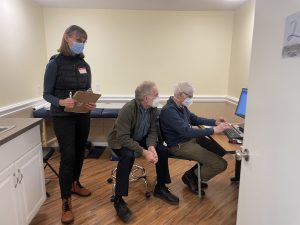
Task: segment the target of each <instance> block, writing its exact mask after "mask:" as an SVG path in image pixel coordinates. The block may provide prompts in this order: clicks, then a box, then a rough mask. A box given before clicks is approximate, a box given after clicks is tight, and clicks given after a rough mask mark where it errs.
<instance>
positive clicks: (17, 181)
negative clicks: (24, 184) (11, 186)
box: [13, 173, 19, 188]
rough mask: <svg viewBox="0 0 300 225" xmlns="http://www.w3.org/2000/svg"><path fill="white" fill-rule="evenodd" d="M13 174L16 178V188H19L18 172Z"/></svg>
mask: <svg viewBox="0 0 300 225" xmlns="http://www.w3.org/2000/svg"><path fill="white" fill-rule="evenodd" d="M13 176H14V177H15V178H16V183H15V188H17V186H18V183H19V179H18V177H17V176H16V173H14V174H13Z"/></svg>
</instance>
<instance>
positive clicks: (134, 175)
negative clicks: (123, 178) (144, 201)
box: [107, 150, 151, 202]
mask: <svg viewBox="0 0 300 225" xmlns="http://www.w3.org/2000/svg"><path fill="white" fill-rule="evenodd" d="M118 159H119V158H118V156H117V154H116V153H115V152H114V151H113V150H112V151H111V160H113V161H117V160H118ZM116 173H117V168H116V167H115V168H114V169H113V170H112V171H111V176H110V178H108V179H107V183H109V184H113V185H112V196H111V198H110V200H111V201H112V202H113V201H114V199H115V187H116ZM139 180H141V181H143V182H144V184H145V190H146V191H145V197H146V198H150V197H151V193H150V191H149V189H148V181H147V175H146V170H145V168H144V167H142V166H140V165H137V164H134V165H133V166H132V169H131V172H130V174H129V183H131V182H135V181H139Z"/></svg>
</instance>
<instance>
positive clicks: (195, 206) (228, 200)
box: [30, 150, 238, 225]
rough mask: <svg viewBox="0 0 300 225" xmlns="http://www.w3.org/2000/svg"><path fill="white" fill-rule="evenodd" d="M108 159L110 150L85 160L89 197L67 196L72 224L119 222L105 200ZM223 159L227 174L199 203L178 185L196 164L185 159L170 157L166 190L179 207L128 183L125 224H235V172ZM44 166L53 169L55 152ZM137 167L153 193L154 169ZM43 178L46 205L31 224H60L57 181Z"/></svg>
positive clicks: (231, 163) (230, 159)
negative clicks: (129, 213) (127, 220)
mask: <svg viewBox="0 0 300 225" xmlns="http://www.w3.org/2000/svg"><path fill="white" fill-rule="evenodd" d="M109 158H110V151H109V150H105V152H104V153H103V154H102V156H101V157H100V158H99V159H87V160H85V161H84V167H83V171H82V176H81V183H82V184H83V185H84V186H85V187H88V188H89V189H91V191H92V195H91V196H90V197H85V198H84V197H79V196H72V205H73V212H74V215H75V222H74V224H84V225H102V224H105V225H107V224H114V225H116V224H123V222H122V221H121V220H119V219H118V218H117V216H116V212H115V209H114V207H113V203H112V202H111V201H110V197H111V194H112V192H111V188H112V186H111V184H108V183H107V179H108V178H109V177H110V175H111V170H112V169H113V168H114V167H115V166H116V165H117V162H115V161H110V159H109ZM225 159H226V160H227V162H228V168H227V170H226V171H225V172H223V173H222V174H220V175H218V176H217V177H215V178H214V179H212V180H211V181H210V182H209V183H208V185H209V188H208V189H207V190H206V196H205V197H204V198H201V199H199V198H198V196H197V195H195V194H193V193H191V192H190V191H189V190H188V188H187V186H186V185H185V184H183V182H182V181H181V176H182V175H183V173H184V172H185V171H186V170H187V169H189V168H191V167H192V166H193V165H194V164H195V163H194V162H192V161H187V160H178V159H169V167H170V173H171V178H172V183H171V184H170V185H168V186H169V187H170V188H171V190H172V192H173V193H174V194H176V195H177V196H178V197H179V198H180V204H179V206H174V205H169V204H168V203H166V202H164V201H163V200H161V199H159V198H156V197H154V196H153V195H152V196H151V197H150V198H149V199H146V198H145V195H144V194H145V188H144V184H143V182H135V183H131V184H130V188H129V196H128V197H125V201H126V202H127V203H128V206H129V208H130V209H131V210H132V211H133V218H132V220H131V221H130V224H134V225H137V224H143V225H145V224H146V225H152V224H153V225H154V224H155V225H157V224H164V225H174V224H184V225H189V224H201V225H234V224H235V223H236V212H237V198H238V185H237V184H235V183H231V182H230V180H229V178H230V177H231V176H232V175H233V173H234V158H233V157H232V156H231V155H227V156H225ZM49 162H50V164H51V165H52V166H53V167H54V168H55V169H56V170H57V171H58V170H59V169H58V168H59V153H55V156H54V157H53V158H52V159H51V160H50V161H49ZM136 163H137V164H141V165H143V166H144V167H145V168H146V171H147V177H148V182H149V183H148V184H149V189H150V190H151V191H152V189H153V188H154V185H155V177H156V173H155V167H154V166H152V165H149V164H147V162H146V161H145V160H144V159H140V158H139V159H137V160H136ZM45 177H47V178H50V179H51V182H50V183H49V184H47V185H46V189H47V191H48V192H49V193H50V195H51V196H50V197H49V198H48V199H47V200H46V201H45V203H44V204H43V206H42V207H41V209H40V211H39V213H38V214H37V215H36V216H35V218H34V219H33V221H32V222H31V224H30V225H56V224H61V223H60V216H61V199H60V189H59V183H58V179H57V177H56V176H55V175H54V174H53V173H52V171H51V170H49V169H47V168H46V170H45Z"/></svg>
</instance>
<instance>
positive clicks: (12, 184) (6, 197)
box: [0, 165, 21, 225]
mask: <svg viewBox="0 0 300 225" xmlns="http://www.w3.org/2000/svg"><path fill="white" fill-rule="evenodd" d="M17 186H18V181H17V174H16V173H15V167H14V165H10V166H9V167H8V168H6V169H5V170H3V171H2V172H0V224H1V225H2V224H3V225H5V224H9V225H17V224H21V221H18V217H19V213H18V205H17V201H18V199H17V198H18V197H17V196H18V195H17V193H18V192H17V188H18V187H17Z"/></svg>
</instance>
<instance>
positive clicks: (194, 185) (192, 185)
mask: <svg viewBox="0 0 300 225" xmlns="http://www.w3.org/2000/svg"><path fill="white" fill-rule="evenodd" d="M181 180H182V181H183V183H184V184H186V185H187V186H188V188H189V189H190V191H191V192H193V193H194V194H197V195H198V193H199V190H198V181H197V182H195V180H194V177H193V174H191V173H189V172H185V173H184V174H183V176H182V178H181ZM202 184H204V185H205V184H206V183H202V182H201V188H202ZM206 186H207V187H208V185H207V184H206ZM201 195H202V196H204V195H205V192H204V191H203V190H201Z"/></svg>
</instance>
